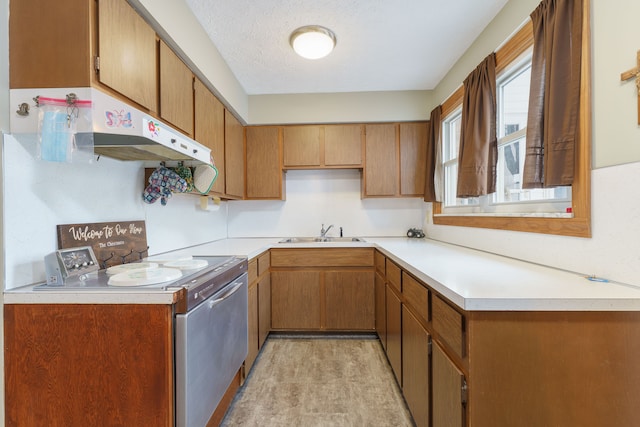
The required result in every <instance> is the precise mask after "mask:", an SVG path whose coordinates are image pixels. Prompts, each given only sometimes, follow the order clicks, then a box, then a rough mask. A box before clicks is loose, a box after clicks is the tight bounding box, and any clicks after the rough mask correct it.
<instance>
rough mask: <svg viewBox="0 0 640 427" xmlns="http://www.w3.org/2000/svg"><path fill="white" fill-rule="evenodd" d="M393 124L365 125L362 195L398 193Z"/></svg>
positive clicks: (395, 126)
mask: <svg viewBox="0 0 640 427" xmlns="http://www.w3.org/2000/svg"><path fill="white" fill-rule="evenodd" d="M396 128H397V125H395V124H371V125H366V127H365V167H364V196H365V197H374V196H394V195H396V194H397V193H398V155H397V144H396Z"/></svg>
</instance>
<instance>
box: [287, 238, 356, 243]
mask: <svg viewBox="0 0 640 427" xmlns="http://www.w3.org/2000/svg"><path fill="white" fill-rule="evenodd" d="M321 242H327V243H329V242H333V243H339V242H344V243H347V242H365V240H364V239H361V238H360V237H289V238H286V239H282V240H280V241H279V242H278V243H321Z"/></svg>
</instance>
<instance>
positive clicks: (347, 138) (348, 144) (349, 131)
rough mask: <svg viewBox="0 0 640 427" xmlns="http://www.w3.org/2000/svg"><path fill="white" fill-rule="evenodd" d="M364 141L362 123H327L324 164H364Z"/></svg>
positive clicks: (325, 128)
mask: <svg viewBox="0 0 640 427" xmlns="http://www.w3.org/2000/svg"><path fill="white" fill-rule="evenodd" d="M363 142H364V133H363V126H362V125H358V124H356V125H326V126H325V127H324V164H325V165H326V166H362V148H363Z"/></svg>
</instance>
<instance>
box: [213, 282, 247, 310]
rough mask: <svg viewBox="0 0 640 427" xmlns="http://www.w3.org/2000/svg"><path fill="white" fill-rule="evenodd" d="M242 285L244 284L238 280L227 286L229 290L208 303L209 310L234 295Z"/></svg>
mask: <svg viewBox="0 0 640 427" xmlns="http://www.w3.org/2000/svg"><path fill="white" fill-rule="evenodd" d="M243 284H244V282H243V281H241V280H240V281H237V282H235V283H233V284H231V285H229V287H230V289H229V290H228V291H226V292H225V293H224V294H223V295H221V296H220V297H219V298H216V299H214V300H212V301H209V308H213V307H215V306H216V305H218V304H220V303H221V302H222V301H224V300H226V299H227V298H229V297H230V296H231V295H233V294H235V293H236V292H237V291H238V289H240V287H241V286H242V285H243Z"/></svg>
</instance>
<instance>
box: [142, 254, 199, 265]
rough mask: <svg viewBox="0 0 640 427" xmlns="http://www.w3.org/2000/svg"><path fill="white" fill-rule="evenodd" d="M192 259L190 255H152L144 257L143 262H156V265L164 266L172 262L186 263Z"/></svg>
mask: <svg viewBox="0 0 640 427" xmlns="http://www.w3.org/2000/svg"><path fill="white" fill-rule="evenodd" d="M190 259H193V257H192V256H191V255H182V256H178V255H154V256H149V257H146V258H145V259H144V260H145V261H148V262H157V263H158V264H166V263H168V262H173V261H188V260H190Z"/></svg>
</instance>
